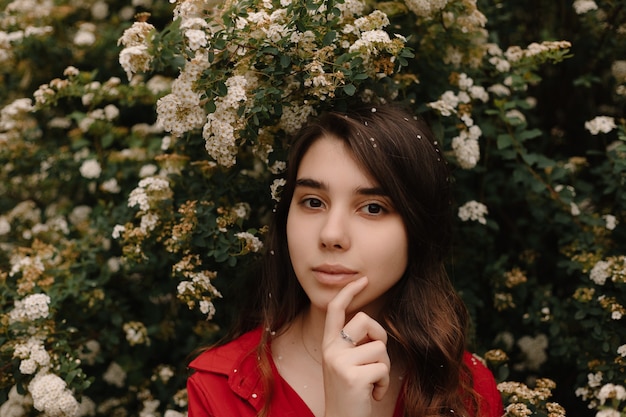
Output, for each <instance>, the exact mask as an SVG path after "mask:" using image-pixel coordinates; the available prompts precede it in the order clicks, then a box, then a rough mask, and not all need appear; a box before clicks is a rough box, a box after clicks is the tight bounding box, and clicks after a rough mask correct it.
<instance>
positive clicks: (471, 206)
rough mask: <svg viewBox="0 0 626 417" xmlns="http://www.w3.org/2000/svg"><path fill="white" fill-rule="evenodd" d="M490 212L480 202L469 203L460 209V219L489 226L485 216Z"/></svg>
mask: <svg viewBox="0 0 626 417" xmlns="http://www.w3.org/2000/svg"><path fill="white" fill-rule="evenodd" d="M488 212H489V210H488V209H487V206H486V205H484V204H483V203H479V202H478V201H468V202H467V203H465V204H463V205H462V206H461V207H459V213H458V215H459V218H460V219H461V220H462V221H464V222H466V221H475V222H478V223H480V224H487V219H486V218H485V216H486V215H487V214H488Z"/></svg>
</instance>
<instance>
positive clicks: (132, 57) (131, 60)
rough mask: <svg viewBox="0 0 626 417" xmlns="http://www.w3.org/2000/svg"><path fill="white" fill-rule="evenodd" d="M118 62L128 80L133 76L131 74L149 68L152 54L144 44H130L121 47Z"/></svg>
mask: <svg viewBox="0 0 626 417" xmlns="http://www.w3.org/2000/svg"><path fill="white" fill-rule="evenodd" d="M119 62H120V65H121V66H122V68H123V69H124V71H126V76H127V77H128V79H129V80H131V79H132V78H133V74H136V73H138V72H145V71H148V70H149V69H150V63H151V62H152V56H151V55H150V54H149V53H148V47H147V46H146V45H136V46H130V47H128V48H124V49H122V51H121V52H120V56H119Z"/></svg>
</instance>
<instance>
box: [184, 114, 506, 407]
mask: <svg viewBox="0 0 626 417" xmlns="http://www.w3.org/2000/svg"><path fill="white" fill-rule="evenodd" d="M286 180H287V182H286V185H285V187H284V189H283V191H282V196H281V200H280V202H279V203H278V205H277V207H276V213H275V218H274V220H273V223H272V225H271V226H270V233H269V235H268V242H267V243H266V247H267V248H268V249H267V255H266V262H265V270H264V274H263V277H262V282H261V284H260V286H259V287H260V289H261V291H262V294H261V295H260V296H259V299H258V304H257V305H255V306H254V308H255V310H256V311H257V312H259V314H258V315H256V316H255V315H249V314H246V316H245V317H244V320H243V321H242V324H241V325H240V326H239V328H238V329H237V330H236V331H235V333H234V334H233V336H232V337H231V338H230V342H228V343H226V344H223V345H221V346H219V347H216V348H213V349H209V350H207V351H205V352H204V353H202V354H201V355H200V356H198V357H197V358H196V359H195V360H194V361H193V362H191V364H190V367H191V368H192V369H193V370H195V372H194V373H193V375H191V377H190V378H189V381H188V395H189V416H190V417H204V416H220V417H221V416H224V417H225V416H256V415H262V416H306V417H312V416H315V417H352V416H354V417H370V416H376V417H379V416H382V417H387V416H388V417H391V416H393V417H400V416H415V417H417V416H419V417H426V416H444V415H447V416H450V415H455V414H457V415H459V416H481V417H482V416H485V417H499V416H500V415H502V403H501V399H500V396H499V393H498V391H497V389H496V388H495V382H494V379H493V376H492V375H491V373H490V372H489V371H488V370H487V369H486V368H485V367H484V366H483V365H482V364H480V363H479V362H478V361H476V359H474V358H473V357H472V356H471V355H470V354H469V353H467V352H466V351H465V347H466V339H465V335H466V330H467V324H468V323H467V322H468V317H467V312H466V309H465V306H464V305H463V303H462V301H461V299H460V298H459V297H458V295H457V294H456V292H455V291H454V289H453V287H452V285H451V283H450V281H449V279H448V277H447V274H446V271H445V268H444V261H445V256H446V255H447V253H448V249H449V243H450V232H451V230H450V229H451V217H450V214H451V195H450V182H449V177H448V170H447V167H446V164H445V162H444V160H443V157H442V156H441V155H440V151H439V149H438V147H437V142H436V141H434V140H433V137H432V133H431V132H430V131H429V129H428V128H427V126H426V125H425V124H424V123H423V122H422V121H419V120H415V119H414V118H413V117H412V116H411V115H410V114H409V113H406V112H405V111H403V110H400V109H398V108H395V107H392V106H389V105H386V106H384V107H378V108H372V107H369V108H360V109H357V110H352V111H350V112H349V113H346V114H340V113H328V114H326V115H324V116H323V117H321V118H320V119H318V120H316V121H314V122H312V123H310V124H309V125H307V126H306V127H304V128H303V129H302V131H301V132H300V133H299V135H298V136H297V138H296V140H295V141H294V143H293V144H292V146H291V149H290V156H289V159H288V171H287V178H286Z"/></svg>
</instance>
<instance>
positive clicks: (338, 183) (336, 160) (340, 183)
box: [296, 135, 379, 190]
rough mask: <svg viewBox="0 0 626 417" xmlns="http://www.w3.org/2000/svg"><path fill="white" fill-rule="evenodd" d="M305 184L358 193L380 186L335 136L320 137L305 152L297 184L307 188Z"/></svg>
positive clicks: (345, 145)
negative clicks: (358, 191)
mask: <svg viewBox="0 0 626 417" xmlns="http://www.w3.org/2000/svg"><path fill="white" fill-rule="evenodd" d="M302 180H313V181H315V182H317V183H319V184H321V185H323V186H324V187H323V188H332V187H335V188H339V187H342V188H345V189H350V190H355V189H362V188H372V187H378V186H379V183H378V181H376V179H375V178H374V177H373V176H372V175H371V174H370V173H369V172H368V171H367V170H366V169H365V168H364V167H363V166H362V165H361V164H359V162H358V161H357V159H356V158H355V157H354V154H353V153H352V151H351V150H350V148H349V147H348V145H347V144H346V142H345V141H344V140H342V139H340V138H338V137H336V136H333V135H324V136H321V137H320V138H318V139H317V140H315V141H314V142H313V143H312V144H311V146H310V147H309V148H308V150H307V151H306V152H305V154H304V156H303V158H302V160H301V161H300V165H299V167H298V171H297V179H296V181H297V183H298V184H300V185H302V184H305V183H303V182H302ZM298 184H296V185H298Z"/></svg>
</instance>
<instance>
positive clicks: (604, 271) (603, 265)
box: [589, 261, 611, 285]
mask: <svg viewBox="0 0 626 417" xmlns="http://www.w3.org/2000/svg"><path fill="white" fill-rule="evenodd" d="M589 278H590V279H591V280H592V281H593V282H595V283H596V284H597V285H604V283H605V282H606V280H607V279H608V278H611V263H610V262H608V261H598V262H597V263H596V264H595V265H594V266H593V268H591V271H590V272H589Z"/></svg>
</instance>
